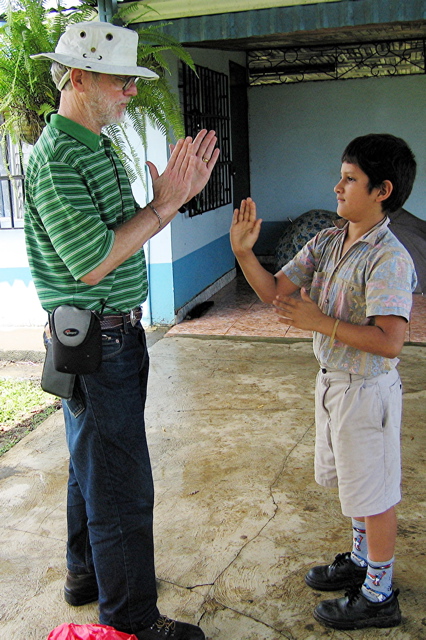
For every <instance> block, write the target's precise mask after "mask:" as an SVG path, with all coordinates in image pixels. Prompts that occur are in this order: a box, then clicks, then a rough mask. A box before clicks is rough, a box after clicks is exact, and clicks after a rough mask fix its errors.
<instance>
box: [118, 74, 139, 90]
mask: <svg viewBox="0 0 426 640" xmlns="http://www.w3.org/2000/svg"><path fill="white" fill-rule="evenodd" d="M114 78H117V80H119V81H120V82H122V83H123V86H122V87H121V90H122V91H127V89H130V87H131V86H132V84H137V82H138V80H139V76H114Z"/></svg>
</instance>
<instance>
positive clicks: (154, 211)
mask: <svg viewBox="0 0 426 640" xmlns="http://www.w3.org/2000/svg"><path fill="white" fill-rule="evenodd" d="M146 206H147V207H149V208H150V209H151V211H152V212H153V213H155V215H156V216H157V218H158V228H159V229H161V227H162V226H163V218H162V217H161V216H160V214H159V213H158V211H157V209H156V208H155V207H154V206H153V205H152V204H151V203H150V202H147V205H146Z"/></svg>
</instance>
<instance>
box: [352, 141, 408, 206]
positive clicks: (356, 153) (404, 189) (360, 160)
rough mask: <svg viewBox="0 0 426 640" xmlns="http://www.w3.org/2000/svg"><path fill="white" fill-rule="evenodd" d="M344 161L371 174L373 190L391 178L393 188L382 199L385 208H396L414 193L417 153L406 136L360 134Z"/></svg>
mask: <svg viewBox="0 0 426 640" xmlns="http://www.w3.org/2000/svg"><path fill="white" fill-rule="evenodd" d="M342 162H349V163H350V164H356V165H358V167H360V169H362V171H364V173H366V174H367V176H368V178H369V180H370V184H369V189H370V193H371V191H372V190H373V189H375V188H376V187H380V186H381V185H382V184H383V182H384V181H385V180H390V182H391V183H392V186H393V190H392V193H391V194H390V196H389V198H386V200H384V201H383V202H382V208H383V211H386V212H388V213H392V212H393V211H396V210H397V209H399V208H400V207H402V205H403V204H404V202H405V201H406V200H407V198H408V196H409V195H410V193H411V189H412V188H413V183H414V178H415V177H416V166H417V165H416V159H415V157H414V154H413V152H412V151H411V149H410V147H409V146H408V144H407V143H406V142H405V140H403V139H402V138H397V137H396V136H393V135H391V134H390V133H369V134H368V135H365V136H360V137H358V138H355V139H354V140H352V142H350V143H349V144H348V146H347V147H346V149H345V150H344V152H343V155H342Z"/></svg>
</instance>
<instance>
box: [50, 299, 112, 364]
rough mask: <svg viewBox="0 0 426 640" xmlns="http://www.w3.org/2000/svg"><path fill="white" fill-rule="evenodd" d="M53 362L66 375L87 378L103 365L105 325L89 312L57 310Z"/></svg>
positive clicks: (63, 307)
mask: <svg viewBox="0 0 426 640" xmlns="http://www.w3.org/2000/svg"><path fill="white" fill-rule="evenodd" d="M50 322H51V328H52V346H53V362H54V365H55V369H56V370H57V371H61V372H63V373H76V374H80V375H83V374H87V373H94V372H95V371H96V370H97V369H99V367H100V365H101V362H102V337H101V323H100V320H99V318H98V316H97V315H96V314H95V313H94V312H93V311H90V310H89V309H78V308H77V307H73V306H70V305H61V306H60V307H57V308H56V309H55V310H54V311H53V313H52V315H51V319H50Z"/></svg>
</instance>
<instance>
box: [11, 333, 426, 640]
mask: <svg viewBox="0 0 426 640" xmlns="http://www.w3.org/2000/svg"><path fill="white" fill-rule="evenodd" d="M150 356H151V365H152V366H151V377H150V383H149V384H150V388H149V395H148V403H147V415H146V422H147V436H148V441H149V445H150V452H151V458H152V464H153V473H154V480H155V487H156V502H155V541H156V566H157V576H158V588H159V608H160V610H161V611H162V612H164V613H166V614H167V615H169V616H171V617H176V618H179V619H182V620H186V621H188V622H193V623H200V625H201V626H202V627H203V629H204V630H205V633H206V636H208V637H209V638H211V639H212V640H280V639H282V638H286V639H287V640H318V639H327V638H329V639H333V640H348V639H353V640H376V639H380V638H389V639H391V640H426V586H425V584H426V583H425V580H424V575H425V571H426V541H425V540H426V538H425V506H426V498H425V479H426V471H425V469H426V467H425V457H426V454H425V452H426V433H425V429H424V418H425V409H424V400H425V396H426V349H424V348H421V347H410V346H407V347H405V348H404V351H403V356H402V363H401V365H400V372H401V377H402V380H403V384H404V392H405V393H404V428H403V434H402V445H403V467H404V472H403V492H404V499H403V502H402V503H401V505H400V506H399V508H398V512H399V517H400V520H399V538H398V545H397V565H396V571H395V583H396V586H397V587H399V588H400V589H401V595H400V603H401V609H402V613H403V623H402V625H401V626H400V627H397V628H394V629H382V630H374V629H373V630H372V629H369V630H365V631H333V630H331V629H325V628H323V627H321V626H320V625H319V624H318V623H317V622H316V621H315V620H314V619H313V617H312V610H313V608H314V607H315V605H316V604H317V603H318V602H319V601H320V600H321V599H322V598H324V597H332V596H329V595H328V594H325V595H324V594H320V593H319V592H315V591H313V590H311V589H309V588H308V587H307V586H306V585H305V582H304V575H305V573H306V571H307V570H308V569H309V568H310V567H311V566H313V565H314V564H317V563H319V562H321V563H322V562H328V561H331V560H332V559H333V557H334V555H335V554H336V553H337V552H341V551H345V550H348V549H349V548H350V545H351V531H350V523H349V520H348V519H347V518H344V517H343V516H342V514H341V512H340V507H339V502H338V499H337V495H336V492H335V491H333V490H327V489H323V488H321V487H319V486H318V485H316V484H315V481H314V479H313V447H314V428H313V423H314V416H313V405H314V393H313V392H314V378H315V374H316V371H317V365H316V362H315V359H314V357H313V354H312V345H311V344H310V343H309V342H296V343H293V344H291V343H288V342H287V343H285V342H276V343H275V342H270V341H267V342H265V341H233V340H213V339H211V340H209V339H204V340H199V339H196V338H188V337H166V338H164V339H162V340H160V341H158V342H156V343H155V344H154V345H153V346H152V347H151V349H150ZM67 461H68V455H67V451H66V444H65V436H64V429H63V418H62V414H61V412H59V413H57V414H55V415H53V416H51V417H50V418H48V420H47V421H46V422H45V423H43V424H42V425H41V426H39V427H38V428H37V430H36V431H35V432H32V433H31V434H29V435H28V436H26V438H24V439H23V440H22V441H21V442H20V443H19V444H18V445H16V446H15V447H14V448H13V449H12V450H11V451H9V452H8V453H7V454H5V455H4V456H3V457H2V458H1V459H0V639H1V640H45V639H46V637H47V635H48V633H49V632H50V631H51V629H53V628H54V627H56V626H58V625H59V624H61V623H63V622H75V623H77V624H84V623H89V622H95V621H97V607H96V605H94V604H92V605H87V606H84V607H81V608H78V609H76V608H72V607H69V606H68V605H67V604H66V603H65V602H64V600H63V595H62V589H63V581H64V575H65V560H64V554H65V539H66V526H65V512H66V506H65V500H66V478H67V465H68V462H67ZM324 530H326V535H324Z"/></svg>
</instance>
